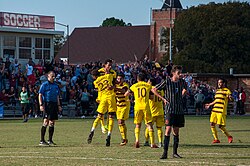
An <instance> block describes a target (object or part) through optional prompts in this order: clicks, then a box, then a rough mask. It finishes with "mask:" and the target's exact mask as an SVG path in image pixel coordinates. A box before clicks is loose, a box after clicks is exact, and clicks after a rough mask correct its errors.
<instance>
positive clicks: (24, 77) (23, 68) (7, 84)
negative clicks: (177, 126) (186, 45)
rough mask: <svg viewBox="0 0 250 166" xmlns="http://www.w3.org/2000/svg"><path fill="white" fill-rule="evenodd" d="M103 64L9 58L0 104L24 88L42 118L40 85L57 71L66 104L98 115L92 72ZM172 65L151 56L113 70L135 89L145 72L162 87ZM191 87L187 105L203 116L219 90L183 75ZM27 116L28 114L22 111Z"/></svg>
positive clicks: (2, 64) (0, 69) (238, 97)
mask: <svg viewBox="0 0 250 166" xmlns="http://www.w3.org/2000/svg"><path fill="white" fill-rule="evenodd" d="M102 65H103V64H102V62H93V63H92V62H91V63H85V64H78V65H71V66H68V65H65V64H64V62H63V61H60V62H55V61H54V60H52V61H51V62H47V61H46V62H44V61H43V60H41V61H39V62H38V63H37V64H35V63H34V62H33V61H32V59H31V58H30V59H29V60H28V62H27V64H26V65H21V64H20V63H18V60H17V59H15V60H13V61H10V60H9V59H8V58H6V60H5V61H3V59H2V58H0V90H1V92H0V101H2V102H3V103H4V105H6V106H8V105H12V106H15V105H16V104H17V103H19V102H20V100H21V99H20V92H21V91H22V88H23V87H26V88H27V91H28V94H29V98H28V100H29V103H32V104H29V107H27V108H22V109H28V113H29V115H30V116H34V117H38V116H40V111H39V106H38V91H39V87H40V85H41V84H42V83H43V82H45V81H47V76H46V73H47V72H48V71H51V70H53V71H54V72H55V74H56V78H55V79H56V80H55V81H56V82H57V84H58V85H59V87H60V89H61V100H62V103H67V104H73V105H75V108H76V115H77V116H82V117H85V116H89V115H94V114H95V108H96V106H97V103H96V98H97V91H96V90H95V89H94V86H93V81H94V80H93V78H92V75H91V71H92V70H94V69H99V68H101V67H102ZM172 65H173V64H172V63H170V62H168V64H167V65H165V66H161V65H160V64H159V63H157V62H154V61H150V60H149V59H148V58H147V56H146V57H145V58H144V59H143V60H141V61H136V62H134V63H126V64H118V63H115V62H113V66H112V68H113V69H114V70H115V71H116V72H117V73H119V72H122V73H124V75H125V81H126V82H127V83H128V84H129V85H132V84H134V83H135V82H136V75H137V74H138V73H140V72H143V73H145V74H146V75H147V79H150V78H154V79H155V81H156V83H157V84H158V83H160V82H161V81H162V79H164V78H165V77H168V76H170V73H171V69H172ZM182 77H183V79H184V80H185V82H186V83H187V86H188V95H187V96H186V97H185V100H184V101H185V102H184V103H183V104H184V106H185V108H186V113H188V108H189V107H190V106H191V107H193V106H194V109H195V110H196V114H197V115H199V114H202V113H204V112H203V111H204V110H203V106H204V104H205V103H210V102H211V101H213V97H214V94H215V87H211V86H209V85H208V84H206V83H204V82H202V81H199V80H195V79H194V78H192V76H191V75H190V74H189V73H186V74H184V75H182ZM243 92H244V90H243V89H240V91H238V90H237V94H236V92H234V93H235V94H234V97H235V102H236V105H235V108H236V110H235V111H234V113H239V114H244V111H242V109H243V110H244V101H245V98H246V97H245V94H244V93H243ZM22 111H23V112H24V111H26V112H27V110H22Z"/></svg>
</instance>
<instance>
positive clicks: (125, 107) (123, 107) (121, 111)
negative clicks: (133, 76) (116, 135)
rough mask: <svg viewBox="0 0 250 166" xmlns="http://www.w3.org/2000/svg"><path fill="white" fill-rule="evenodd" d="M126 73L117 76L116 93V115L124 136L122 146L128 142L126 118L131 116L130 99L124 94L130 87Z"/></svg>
mask: <svg viewBox="0 0 250 166" xmlns="http://www.w3.org/2000/svg"><path fill="white" fill-rule="evenodd" d="M124 77H125V75H124V74H123V73H119V74H118V76H117V78H116V81H117V82H116V84H115V93H116V101H117V102H116V104H117V111H116V117H117V120H118V125H119V130H120V133H121V137H122V142H121V143H120V145H121V146H124V145H126V144H127V142H128V139H127V127H126V124H125V120H127V119H128V118H129V111H130V101H129V97H128V96H124V94H125V92H127V90H128V89H129V85H128V84H127V83H126V82H125V81H124Z"/></svg>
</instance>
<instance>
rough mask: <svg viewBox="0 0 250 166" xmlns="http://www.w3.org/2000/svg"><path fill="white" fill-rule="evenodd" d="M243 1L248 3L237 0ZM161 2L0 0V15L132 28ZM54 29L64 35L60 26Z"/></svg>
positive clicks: (185, 2)
mask: <svg viewBox="0 0 250 166" xmlns="http://www.w3.org/2000/svg"><path fill="white" fill-rule="evenodd" d="M180 1H181V3H182V6H183V8H186V7H190V6H197V5H199V4H207V3H209V2H211V1H212V2H216V3H223V2H227V1H228V0H180ZM240 1H241V2H243V1H244V2H246V1H248V2H249V1H250V0H240ZM162 4H163V2H162V0H0V11H1V12H13V13H25V14H38V15H48V16H55V18H56V22H60V23H63V24H69V25H70V32H72V31H73V30H74V28H75V27H97V26H100V25H101V23H102V21H103V20H105V19H106V18H109V17H115V18H119V19H123V20H124V21H125V22H126V23H132V25H149V22H150V8H153V9H160V8H161V7H162ZM56 29H57V30H62V31H65V32H66V28H65V27H63V26H58V25H57V26H56Z"/></svg>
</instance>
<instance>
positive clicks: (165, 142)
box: [164, 135, 170, 155]
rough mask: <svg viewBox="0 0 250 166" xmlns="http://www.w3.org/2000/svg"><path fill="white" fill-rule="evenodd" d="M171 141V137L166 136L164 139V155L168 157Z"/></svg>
mask: <svg viewBox="0 0 250 166" xmlns="http://www.w3.org/2000/svg"><path fill="white" fill-rule="evenodd" d="M169 140H170V136H166V135H165V138H164V154H165V155H167V153H168V146H169Z"/></svg>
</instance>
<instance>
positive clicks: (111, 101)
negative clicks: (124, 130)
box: [88, 70, 116, 146]
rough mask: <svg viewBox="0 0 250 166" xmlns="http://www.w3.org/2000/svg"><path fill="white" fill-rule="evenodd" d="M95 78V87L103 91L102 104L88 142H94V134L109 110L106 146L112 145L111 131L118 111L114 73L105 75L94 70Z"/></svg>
mask: <svg viewBox="0 0 250 166" xmlns="http://www.w3.org/2000/svg"><path fill="white" fill-rule="evenodd" d="M92 74H93V76H94V79H96V80H95V81H94V85H95V88H97V89H98V91H100V92H101V98H99V99H100V104H99V105H98V108H97V112H98V115H97V117H96V119H95V121H94V123H93V126H92V129H91V132H90V134H89V137H88V143H89V144H90V143H91V142H92V138H93V136H94V131H95V128H96V127H97V125H98V123H99V122H100V121H103V117H104V114H105V113H106V112H107V110H108V118H109V125H108V136H107V139H106V146H110V139H111V132H112V129H113V124H114V115H115V113H116V100H115V93H114V85H113V79H114V77H113V75H112V74H109V73H106V74H105V75H103V76H99V77H98V74H99V72H98V71H96V70H94V71H93V72H92Z"/></svg>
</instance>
